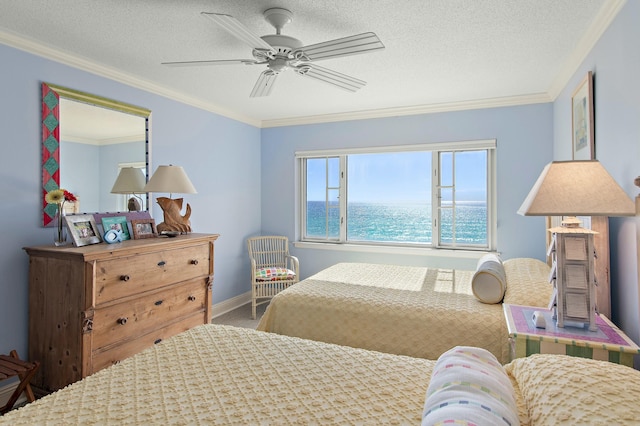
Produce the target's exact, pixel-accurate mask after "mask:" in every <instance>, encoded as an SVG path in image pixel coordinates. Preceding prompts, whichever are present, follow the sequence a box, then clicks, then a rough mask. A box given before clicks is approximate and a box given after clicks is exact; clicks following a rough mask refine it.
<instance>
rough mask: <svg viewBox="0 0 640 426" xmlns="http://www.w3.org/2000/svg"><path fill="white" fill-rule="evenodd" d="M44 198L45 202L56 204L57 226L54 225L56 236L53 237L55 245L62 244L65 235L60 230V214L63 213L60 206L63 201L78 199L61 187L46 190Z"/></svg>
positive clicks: (62, 204) (64, 240) (64, 241)
mask: <svg viewBox="0 0 640 426" xmlns="http://www.w3.org/2000/svg"><path fill="white" fill-rule="evenodd" d="M44 199H45V200H46V202H47V203H49V204H56V205H57V206H58V215H59V216H58V223H57V225H58V226H57V227H56V236H55V239H54V243H55V245H56V246H60V245H64V244H65V243H66V237H65V235H64V233H63V231H62V216H63V215H64V211H63V209H62V208H63V206H64V203H65V201H69V202H72V203H73V202H75V201H77V200H78V199H77V198H76V196H75V195H73V194H72V193H71V192H69V191H67V190H66V189H63V188H59V189H52V190H51V191H49V192H47V195H45V197H44Z"/></svg>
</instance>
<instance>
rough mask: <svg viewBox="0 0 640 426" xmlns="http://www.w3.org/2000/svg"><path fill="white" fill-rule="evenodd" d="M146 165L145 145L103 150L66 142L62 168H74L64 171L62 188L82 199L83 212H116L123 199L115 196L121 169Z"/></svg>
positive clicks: (92, 146)
mask: <svg viewBox="0 0 640 426" xmlns="http://www.w3.org/2000/svg"><path fill="white" fill-rule="evenodd" d="M62 120H63V121H64V118H62ZM144 161H145V143H144V141H137V142H127V143H118V144H111V145H103V146H99V145H92V144H87V143H76V142H67V141H62V142H61V144H60V164H73V167H65V166H63V167H62V169H61V171H60V186H61V187H62V188H64V189H66V190H68V191H70V192H71V193H73V195H75V196H76V197H78V199H79V200H80V209H81V211H82V212H87V213H96V212H102V213H104V212H115V211H118V200H119V197H122V195H121V194H112V193H111V188H112V187H113V183H114V182H115V181H116V178H117V177H118V172H119V168H118V165H119V164H120V163H129V162H141V163H144Z"/></svg>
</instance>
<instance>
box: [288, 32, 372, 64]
mask: <svg viewBox="0 0 640 426" xmlns="http://www.w3.org/2000/svg"><path fill="white" fill-rule="evenodd" d="M380 49H384V44H382V42H381V41H380V39H379V38H378V36H377V35H375V33H371V32H369V33H363V34H358V35H353V36H349V37H344V38H339V39H336V40H330V41H325V42H322V43H317V44H311V45H309V46H303V47H301V48H300V49H298V50H296V52H294V56H295V57H296V58H297V59H299V60H308V61H319V60H322V59H329V58H335V57H339V56H348V55H356V54H358V53H367V52H372V51H375V50H380Z"/></svg>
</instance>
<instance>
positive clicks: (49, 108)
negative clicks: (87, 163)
mask: <svg viewBox="0 0 640 426" xmlns="http://www.w3.org/2000/svg"><path fill="white" fill-rule="evenodd" d="M41 165H42V194H41V197H42V224H43V225H44V226H47V225H49V224H50V223H51V222H53V220H54V218H55V215H56V212H57V207H56V206H54V205H52V204H48V203H47V200H46V199H45V196H46V195H47V192H49V191H51V190H53V189H58V188H60V95H58V93H56V91H55V90H53V89H52V88H51V87H49V85H48V84H47V83H42V163H41Z"/></svg>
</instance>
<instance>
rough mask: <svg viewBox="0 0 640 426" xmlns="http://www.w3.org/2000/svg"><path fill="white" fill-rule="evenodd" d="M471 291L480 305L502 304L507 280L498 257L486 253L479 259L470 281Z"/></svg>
mask: <svg viewBox="0 0 640 426" xmlns="http://www.w3.org/2000/svg"><path fill="white" fill-rule="evenodd" d="M471 290H472V291H473V295H474V296H476V299H478V300H479V301H481V302H482V303H500V302H502V299H503V298H504V293H505V291H507V278H506V275H505V272H504V265H503V264H502V259H500V256H498V255H497V254H494V253H488V254H485V255H484V256H482V257H481V258H480V260H479V261H478V265H477V267H476V273H475V274H473V280H472V281H471Z"/></svg>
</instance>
